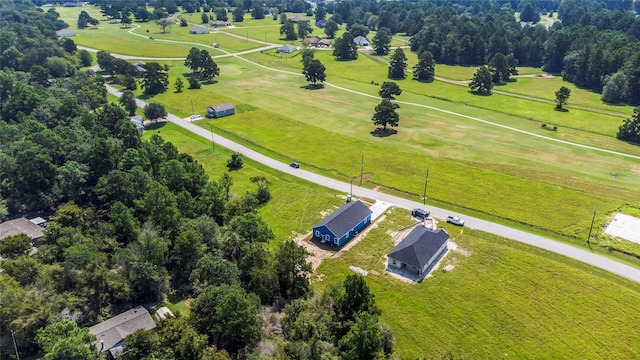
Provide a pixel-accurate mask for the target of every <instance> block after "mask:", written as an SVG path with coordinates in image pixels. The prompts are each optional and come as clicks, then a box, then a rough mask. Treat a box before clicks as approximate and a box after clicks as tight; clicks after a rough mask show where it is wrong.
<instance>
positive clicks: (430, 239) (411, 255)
mask: <svg viewBox="0 0 640 360" xmlns="http://www.w3.org/2000/svg"><path fill="white" fill-rule="evenodd" d="M448 239H449V234H447V232H446V231H444V229H438V230H435V231H433V230H431V229H427V228H426V227H424V226H418V227H416V228H415V229H413V231H411V232H410V233H409V235H407V237H405V238H404V239H403V240H402V242H400V244H398V245H397V246H396V247H394V248H393V250H391V252H390V253H389V255H387V256H388V257H390V258H392V259H396V260H398V261H400V262H403V263H405V264H408V265H411V266H415V267H417V268H418V269H422V268H423V267H424V266H425V265H426V264H427V261H429V259H431V257H433V255H434V254H435V253H436V251H438V249H440V247H442V245H443V244H444V243H445V242H447V240H448Z"/></svg>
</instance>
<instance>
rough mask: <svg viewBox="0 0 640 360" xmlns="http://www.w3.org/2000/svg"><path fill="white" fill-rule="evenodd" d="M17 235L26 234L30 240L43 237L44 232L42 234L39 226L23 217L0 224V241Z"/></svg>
mask: <svg viewBox="0 0 640 360" xmlns="http://www.w3.org/2000/svg"><path fill="white" fill-rule="evenodd" d="M19 234H26V235H27V236H29V237H30V238H31V239H32V240H35V239H39V238H41V237H43V236H44V232H42V228H41V227H40V226H38V225H36V224H34V223H32V222H31V221H29V220H27V218H24V217H21V218H19V219H14V220H9V221H5V222H3V223H0V240H2V239H4V238H6V237H9V236H14V235H19Z"/></svg>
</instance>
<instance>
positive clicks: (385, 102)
mask: <svg viewBox="0 0 640 360" xmlns="http://www.w3.org/2000/svg"><path fill="white" fill-rule="evenodd" d="M399 107H400V106H399V105H398V104H394V103H392V102H391V101H390V100H389V99H382V102H381V103H380V104H378V105H377V106H376V109H375V113H374V114H373V117H372V118H371V121H373V124H374V125H382V126H383V129H384V130H385V131H386V130H387V125H389V126H393V127H396V126H398V122H399V121H400V115H398V113H397V112H396V109H397V108H399Z"/></svg>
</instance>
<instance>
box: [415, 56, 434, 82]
mask: <svg viewBox="0 0 640 360" xmlns="http://www.w3.org/2000/svg"><path fill="white" fill-rule="evenodd" d="M435 73H436V62H435V60H434V59H433V55H432V54H431V51H428V50H424V51H422V52H420V54H418V63H417V64H416V65H415V66H414V68H413V79H414V80H420V81H433V79H434V78H435Z"/></svg>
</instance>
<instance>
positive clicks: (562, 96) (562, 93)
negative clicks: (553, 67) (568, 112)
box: [556, 86, 571, 110]
mask: <svg viewBox="0 0 640 360" xmlns="http://www.w3.org/2000/svg"><path fill="white" fill-rule="evenodd" d="M569 96H571V89H569V88H568V87H566V86H561V87H560V89H558V90H557V91H556V109H558V110H561V109H562V105H565V104H566V103H567V100H568V99H569Z"/></svg>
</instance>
